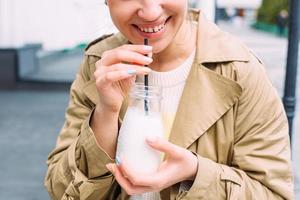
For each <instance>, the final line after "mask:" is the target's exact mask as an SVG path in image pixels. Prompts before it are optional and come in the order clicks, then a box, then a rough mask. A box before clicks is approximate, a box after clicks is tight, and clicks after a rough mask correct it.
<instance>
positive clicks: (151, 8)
mask: <svg viewBox="0 0 300 200" xmlns="http://www.w3.org/2000/svg"><path fill="white" fill-rule="evenodd" d="M137 14H138V16H139V17H140V18H141V19H143V20H145V21H149V22H151V21H155V20H157V19H159V17H160V16H161V14H162V6H161V5H160V3H159V1H153V0H145V1H143V4H142V5H141V8H140V9H139V10H138V13H137Z"/></svg>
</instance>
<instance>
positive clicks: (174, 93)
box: [130, 50, 195, 200]
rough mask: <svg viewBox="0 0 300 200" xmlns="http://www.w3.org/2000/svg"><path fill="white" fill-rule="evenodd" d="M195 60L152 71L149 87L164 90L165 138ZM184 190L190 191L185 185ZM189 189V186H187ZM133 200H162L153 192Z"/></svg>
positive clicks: (162, 104)
mask: <svg viewBox="0 0 300 200" xmlns="http://www.w3.org/2000/svg"><path fill="white" fill-rule="evenodd" d="M194 58H195V50H194V51H193V53H192V54H191V55H190V56H189V57H188V58H187V59H186V60H185V61H184V62H183V63H182V64H181V65H180V66H178V67H177V68H175V69H174V70H171V71H167V72H157V71H152V72H151V73H150V74H149V76H148V80H149V85H152V86H159V87H161V88H162V97H163V99H162V101H161V113H162V119H163V124H164V128H165V136H166V138H169V136H170V132H171V128H172V125H173V121H174V118H175V115H176V111H177V108H178V104H179V101H180V98H181V96H182V92H183V89H184V86H185V83H186V80H187V77H188V75H189V72H190V69H191V66H192V64H193V61H194ZM143 81H144V77H137V82H143ZM181 186H182V189H188V188H186V187H185V185H184V184H182V185H181ZM187 187H189V186H187ZM130 199H131V200H160V196H159V193H157V192H151V193H145V194H142V195H138V196H132V197H131V198H130Z"/></svg>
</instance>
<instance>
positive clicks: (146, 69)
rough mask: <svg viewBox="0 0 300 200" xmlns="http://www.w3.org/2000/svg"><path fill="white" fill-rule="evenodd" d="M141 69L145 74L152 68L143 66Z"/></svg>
mask: <svg viewBox="0 0 300 200" xmlns="http://www.w3.org/2000/svg"><path fill="white" fill-rule="evenodd" d="M142 70H143V71H144V72H145V73H147V74H148V73H150V72H151V71H152V69H150V68H149V67H143V68H142Z"/></svg>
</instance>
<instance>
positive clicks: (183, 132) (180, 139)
mask: <svg viewBox="0 0 300 200" xmlns="http://www.w3.org/2000/svg"><path fill="white" fill-rule="evenodd" d="M190 15H191V18H192V19H193V20H196V19H198V38H197V49H196V57H195V61H194V63H193V66H192V68H191V71H190V74H189V76H188V79H187V82H186V85H185V88H184V91H183V95H182V97H181V100H180V103H179V106H178V110H177V113H176V117H175V120H174V125H173V127H172V130H171V134H170V137H169V140H170V142H172V143H174V144H177V145H179V146H181V147H184V148H188V147H189V146H190V145H191V144H192V143H193V142H194V141H195V140H197V138H199V137H200V136H201V135H202V134H204V133H205V132H206V131H207V130H208V129H209V128H210V127H211V126H212V125H213V124H214V123H215V122H216V121H217V120H218V119H220V118H221V117H222V116H223V114H225V113H226V111H228V110H229V109H230V108H231V107H232V106H233V105H234V104H235V103H236V102H237V101H238V98H239V96H240V94H241V92H242V88H241V87H240V85H239V84H238V83H236V82H235V81H233V80H231V79H229V78H226V77H224V76H222V75H220V74H217V73H216V72H213V71H212V70H209V69H208V68H207V67H205V64H207V63H227V62H232V61H240V62H247V61H249V59H250V54H249V52H248V50H247V49H246V48H245V47H244V45H243V44H242V43H241V42H239V41H238V40H237V39H235V38H234V37H232V36H230V35H229V34H227V33H224V32H222V31H221V30H220V29H219V28H218V27H217V26H216V25H214V24H213V23H212V22H209V21H208V20H206V19H205V17H204V16H203V15H202V14H201V13H200V12H199V11H196V10H191V12H190ZM122 37H123V36H121V35H120V34H118V35H117V40H118V41H123V42H124V41H125V40H124V39H120V38H122ZM124 43H126V42H124ZM101 48H102V47H101ZM101 48H100V49H98V50H97V48H95V47H94V48H91V49H89V50H88V51H87V52H86V54H87V55H89V54H91V55H93V56H99V57H100V56H101V54H102V52H103V49H101ZM84 93H85V94H86V96H87V97H89V98H90V99H91V100H92V101H93V102H94V103H95V104H96V103H97V102H98V95H97V92H96V87H95V81H94V80H91V81H90V82H88V83H87V85H86V86H85V87H84ZM127 102H128V100H125V101H124V103H123V105H122V108H121V111H120V119H123V117H124V115H125V112H126V110H127V106H128V103H127Z"/></svg>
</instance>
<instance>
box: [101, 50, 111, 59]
mask: <svg viewBox="0 0 300 200" xmlns="http://www.w3.org/2000/svg"><path fill="white" fill-rule="evenodd" d="M109 52H110V50H107V51H104V52H103V53H102V56H101V57H102V58H105V57H107V56H108V54H109Z"/></svg>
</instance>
